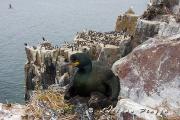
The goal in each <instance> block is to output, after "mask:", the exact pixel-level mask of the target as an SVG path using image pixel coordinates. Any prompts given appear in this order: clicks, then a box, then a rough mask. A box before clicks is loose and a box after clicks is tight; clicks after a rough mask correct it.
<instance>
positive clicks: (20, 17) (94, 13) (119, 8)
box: [0, 0, 148, 104]
mask: <svg viewBox="0 0 180 120" xmlns="http://www.w3.org/2000/svg"><path fill="white" fill-rule="evenodd" d="M147 3H148V0H0V103H7V102H11V103H21V104H23V103H24V91H25V80H24V64H25V63H26V54H25V50H24V43H28V45H36V44H37V43H39V42H41V41H42V37H45V38H46V39H48V40H49V41H51V42H52V43H53V44H55V45H59V44H62V43H63V42H64V41H69V42H71V41H72V40H73V38H74V36H75V34H76V33H77V32H80V31H83V30H96V31H100V32H108V31H113V30H114V29H115V23H116V19H117V17H118V16H119V15H120V14H123V13H124V12H125V11H126V10H127V9H128V8H129V7H132V8H133V9H134V11H135V12H136V13H137V14H138V15H141V14H142V13H143V11H144V10H145V9H146V6H147ZM10 5H11V6H12V8H11V9H9V6H10Z"/></svg>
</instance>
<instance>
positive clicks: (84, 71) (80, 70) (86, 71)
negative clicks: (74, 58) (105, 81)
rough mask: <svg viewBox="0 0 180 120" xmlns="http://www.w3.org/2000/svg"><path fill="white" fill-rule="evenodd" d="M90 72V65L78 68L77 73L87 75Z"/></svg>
mask: <svg viewBox="0 0 180 120" xmlns="http://www.w3.org/2000/svg"><path fill="white" fill-rule="evenodd" d="M91 71H92V63H90V64H88V65H86V66H84V67H82V68H79V70H78V72H79V73H89V72H91Z"/></svg>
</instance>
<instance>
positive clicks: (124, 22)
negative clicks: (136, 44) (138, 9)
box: [115, 8, 139, 35]
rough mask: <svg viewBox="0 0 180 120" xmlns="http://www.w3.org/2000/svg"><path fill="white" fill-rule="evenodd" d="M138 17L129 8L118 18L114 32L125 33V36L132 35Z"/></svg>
mask: <svg viewBox="0 0 180 120" xmlns="http://www.w3.org/2000/svg"><path fill="white" fill-rule="evenodd" d="M138 17H139V16H138V15H136V14H135V12H134V11H133V10H132V8H129V10H128V11H127V12H125V14H124V15H120V16H118V18H117V21H116V26H115V31H116V32H127V34H130V35H132V34H133V33H134V32H135V28H136V23H137V19H138Z"/></svg>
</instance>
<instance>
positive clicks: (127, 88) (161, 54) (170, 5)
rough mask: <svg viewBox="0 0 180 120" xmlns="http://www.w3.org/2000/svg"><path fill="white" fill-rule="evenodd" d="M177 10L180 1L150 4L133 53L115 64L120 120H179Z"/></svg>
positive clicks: (133, 43)
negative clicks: (119, 84) (118, 89)
mask: <svg viewBox="0 0 180 120" xmlns="http://www.w3.org/2000/svg"><path fill="white" fill-rule="evenodd" d="M178 7H179V0H173V1H170V0H161V1H160V0H152V1H150V5H149V7H148V9H147V11H145V13H144V14H143V15H142V16H141V18H140V19H138V21H137V25H136V30H135V35H134V38H133V39H132V41H131V45H132V48H133V51H132V52H131V53H130V54H128V55H127V56H125V57H123V58H121V59H119V60H118V61H116V62H115V63H114V64H113V67H112V70H113V71H114V74H116V75H117V76H118V77H119V79H120V81H121V91H120V97H121V98H122V99H120V100H119V103H118V104H117V106H116V108H115V111H116V113H117V115H118V117H119V119H122V120H126V119H136V120H139V119H146V120H158V119H169V120H177V119H180V109H179V108H180V106H179V101H180V99H179V96H180V87H179V86H180V78H179V77H180V66H179V64H180V63H179V62H180V58H179V55H178V53H179V47H180V32H179V25H180V23H179V22H178V21H177V19H176V18H177V16H179V9H178ZM161 11H163V13H162V12H161Z"/></svg>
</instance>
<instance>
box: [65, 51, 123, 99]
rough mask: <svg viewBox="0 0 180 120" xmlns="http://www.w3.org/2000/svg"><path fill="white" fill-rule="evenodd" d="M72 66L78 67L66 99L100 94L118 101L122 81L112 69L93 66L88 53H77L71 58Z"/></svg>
mask: <svg viewBox="0 0 180 120" xmlns="http://www.w3.org/2000/svg"><path fill="white" fill-rule="evenodd" d="M70 61H71V63H72V65H74V66H76V67H78V71H77V73H76V74H75V76H74V80H73V82H72V86H71V87H70V88H69V90H68V92H67V93H66V94H65V99H70V98H72V97H74V96H76V95H79V96H83V97H87V96H90V95H91V93H92V92H100V93H102V94H104V95H105V96H106V97H108V98H109V100H110V101H112V102H113V101H117V100H118V95H119V91H120V81H119V79H118V78H117V77H116V76H115V75H114V74H113V72H112V71H111V70H110V69H106V68H105V67H104V66H101V65H98V64H94V63H93V64H92V61H91V59H90V58H89V56H88V55H87V54H86V53H76V54H73V55H71V56H70Z"/></svg>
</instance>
